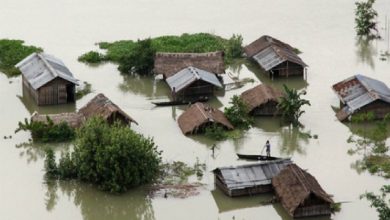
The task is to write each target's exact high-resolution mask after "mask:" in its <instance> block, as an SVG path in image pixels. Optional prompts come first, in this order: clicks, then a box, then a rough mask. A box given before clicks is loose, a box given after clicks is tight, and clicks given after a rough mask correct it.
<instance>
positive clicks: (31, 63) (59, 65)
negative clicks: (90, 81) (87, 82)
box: [15, 53, 78, 90]
mask: <svg viewBox="0 0 390 220" xmlns="http://www.w3.org/2000/svg"><path fill="white" fill-rule="evenodd" d="M15 66H16V67H17V68H18V69H19V70H20V72H22V74H23V76H24V77H25V78H26V79H27V81H28V82H29V83H30V85H31V86H32V88H33V89H35V90H37V89H39V88H40V87H42V86H44V85H45V84H46V83H48V82H50V81H52V80H53V79H55V78H61V79H64V80H66V81H69V82H71V83H74V84H76V85H78V80H77V79H75V78H74V77H73V74H72V72H70V70H69V69H68V68H67V67H66V66H65V64H64V63H63V62H62V61H61V60H59V59H58V58H55V57H54V56H51V55H48V54H45V53H32V54H31V55H29V56H28V57H26V58H24V59H23V60H22V61H20V62H19V63H18V64H16V65H15Z"/></svg>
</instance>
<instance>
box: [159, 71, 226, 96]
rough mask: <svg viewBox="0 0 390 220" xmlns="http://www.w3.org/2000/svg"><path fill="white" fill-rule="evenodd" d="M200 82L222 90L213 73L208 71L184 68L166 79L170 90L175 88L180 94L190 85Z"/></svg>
mask: <svg viewBox="0 0 390 220" xmlns="http://www.w3.org/2000/svg"><path fill="white" fill-rule="evenodd" d="M198 80H202V81H205V82H207V83H210V84H212V85H214V86H217V87H220V88H222V84H221V82H219V80H218V78H217V77H216V76H215V74H214V73H210V72H208V71H205V70H202V69H198V68H196V67H192V66H190V67H186V68H184V69H182V70H180V71H179V72H178V73H176V74H175V75H173V76H170V77H168V78H167V79H166V82H167V83H168V85H169V87H170V88H171V90H173V88H175V90H176V91H177V92H180V91H181V90H182V89H184V88H186V87H187V86H189V85H191V84H192V83H194V82H195V81H198Z"/></svg>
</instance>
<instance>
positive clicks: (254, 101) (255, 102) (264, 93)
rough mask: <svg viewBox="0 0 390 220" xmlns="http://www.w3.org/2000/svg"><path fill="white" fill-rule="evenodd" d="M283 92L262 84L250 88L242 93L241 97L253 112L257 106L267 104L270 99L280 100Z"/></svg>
mask: <svg viewBox="0 0 390 220" xmlns="http://www.w3.org/2000/svg"><path fill="white" fill-rule="evenodd" d="M282 96H283V93H282V92H281V91H279V90H277V89H274V88H272V87H271V86H268V85H265V84H261V85H258V86H256V87H254V88H252V89H248V90H246V91H245V92H243V93H242V94H241V99H242V100H243V101H244V102H245V104H247V106H248V110H249V111H250V112H251V111H252V110H253V109H255V108H256V107H259V106H261V105H263V104H266V103H267V102H269V101H274V102H277V103H278V102H279V98H281V97H282Z"/></svg>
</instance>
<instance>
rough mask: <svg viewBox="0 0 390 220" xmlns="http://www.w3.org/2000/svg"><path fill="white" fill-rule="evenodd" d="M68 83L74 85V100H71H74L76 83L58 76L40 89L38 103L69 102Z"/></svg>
mask: <svg viewBox="0 0 390 220" xmlns="http://www.w3.org/2000/svg"><path fill="white" fill-rule="evenodd" d="M68 85H69V86H71V87H72V91H71V93H73V100H71V102H74V97H75V85H74V84H73V83H71V82H68V81H66V80H64V79H60V78H57V79H54V80H52V81H51V82H49V83H47V84H46V85H44V86H42V87H41V88H39V89H38V105H55V104H66V103H68V93H67V86H68Z"/></svg>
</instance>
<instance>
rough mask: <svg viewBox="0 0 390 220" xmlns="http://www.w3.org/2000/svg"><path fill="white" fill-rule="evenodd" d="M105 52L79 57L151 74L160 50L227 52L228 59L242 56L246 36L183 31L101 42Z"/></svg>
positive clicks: (130, 70) (84, 60)
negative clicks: (220, 35)
mask: <svg viewBox="0 0 390 220" xmlns="http://www.w3.org/2000/svg"><path fill="white" fill-rule="evenodd" d="M99 47H100V49H104V50H106V53H105V54H101V53H99V52H96V51H91V52H88V53H86V54H83V55H81V56H80V57H79V61H81V62H85V63H101V62H103V61H112V62H116V63H118V64H119V67H118V69H119V70H120V71H121V72H123V73H134V72H136V73H138V74H149V73H151V71H152V69H153V64H154V63H153V61H154V55H155V53H156V52H182V53H184V52H186V53H205V52H214V51H223V52H224V54H225V62H226V63H231V62H232V60H233V59H236V58H241V57H242V51H243V48H242V36H241V35H237V34H234V35H233V36H232V37H231V38H230V39H225V38H222V37H219V36H216V35H213V34H207V33H197V34H182V35H181V36H161V37H156V38H150V39H144V40H138V41H132V40H122V41H116V42H112V43H108V42H101V43H99Z"/></svg>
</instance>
